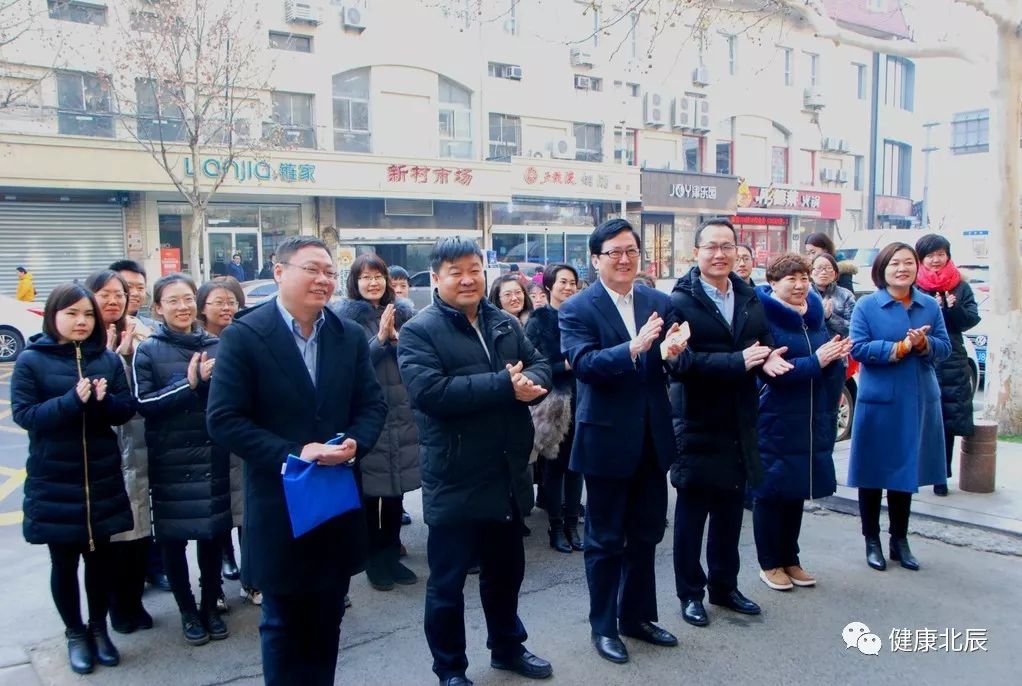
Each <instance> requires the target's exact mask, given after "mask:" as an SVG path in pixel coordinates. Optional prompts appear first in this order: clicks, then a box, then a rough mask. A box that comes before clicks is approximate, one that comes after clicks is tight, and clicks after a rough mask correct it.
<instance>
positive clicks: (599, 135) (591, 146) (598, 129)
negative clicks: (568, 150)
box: [575, 124, 603, 162]
mask: <svg viewBox="0 0 1022 686" xmlns="http://www.w3.org/2000/svg"><path fill="white" fill-rule="evenodd" d="M575 159H576V160H581V161H583V162H602V161H603V126H601V125H600V124H575Z"/></svg>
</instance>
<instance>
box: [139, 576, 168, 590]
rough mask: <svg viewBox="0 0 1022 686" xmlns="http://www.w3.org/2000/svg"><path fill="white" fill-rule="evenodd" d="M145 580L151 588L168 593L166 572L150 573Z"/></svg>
mask: <svg viewBox="0 0 1022 686" xmlns="http://www.w3.org/2000/svg"><path fill="white" fill-rule="evenodd" d="M145 580H146V583H147V584H149V585H150V586H152V587H153V588H158V589H160V590H161V591H167V592H168V593H170V579H168V578H167V575H166V574H150V575H149V576H147V577H146V579H145Z"/></svg>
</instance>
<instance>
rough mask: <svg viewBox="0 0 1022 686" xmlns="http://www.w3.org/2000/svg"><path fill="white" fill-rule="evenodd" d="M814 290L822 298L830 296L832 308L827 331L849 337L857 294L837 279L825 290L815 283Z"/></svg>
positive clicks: (834, 334)
mask: <svg viewBox="0 0 1022 686" xmlns="http://www.w3.org/2000/svg"><path fill="white" fill-rule="evenodd" d="M813 290H814V291H816V294H817V295H819V296H820V297H821V298H824V299H826V298H830V301H831V305H832V309H831V313H830V316H829V317H827V320H826V321H827V331H828V332H830V335H831V336H841V337H842V338H848V328H849V326H851V324H852V310H854V309H855V295H854V294H853V293H852V292H851V291H850V290H848V289H847V288H844V287H842V286H839V285H838V284H837V281H835V282H834V283H832V284H830V285H829V286H827V287H826V288H824V289H823V290H820V289H819V288H817V287H816V284H813Z"/></svg>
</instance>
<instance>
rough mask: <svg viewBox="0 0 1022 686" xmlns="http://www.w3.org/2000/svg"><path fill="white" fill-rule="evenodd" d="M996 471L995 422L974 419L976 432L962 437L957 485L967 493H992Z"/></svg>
mask: <svg viewBox="0 0 1022 686" xmlns="http://www.w3.org/2000/svg"><path fill="white" fill-rule="evenodd" d="M996 472H997V422H992V421H988V420H981V419H978V420H976V433H975V434H973V435H972V436H967V437H965V438H963V439H962V458H961V463H960V466H959V468H958V487H959V488H960V489H962V490H963V491H966V492H969V493H993V492H994V477H995V475H996Z"/></svg>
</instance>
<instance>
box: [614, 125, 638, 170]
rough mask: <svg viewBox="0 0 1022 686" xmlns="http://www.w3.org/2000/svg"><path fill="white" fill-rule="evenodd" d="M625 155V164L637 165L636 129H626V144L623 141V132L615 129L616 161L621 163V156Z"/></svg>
mask: <svg viewBox="0 0 1022 686" xmlns="http://www.w3.org/2000/svg"><path fill="white" fill-rule="evenodd" d="M622 156H624V160H625V162H624V163H625V164H626V165H628V166H629V167H634V166H635V129H627V130H626V131H625V137H624V144H623V145H622V143H621V132H620V131H614V161H615V162H617V163H618V164H621V157H622Z"/></svg>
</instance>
